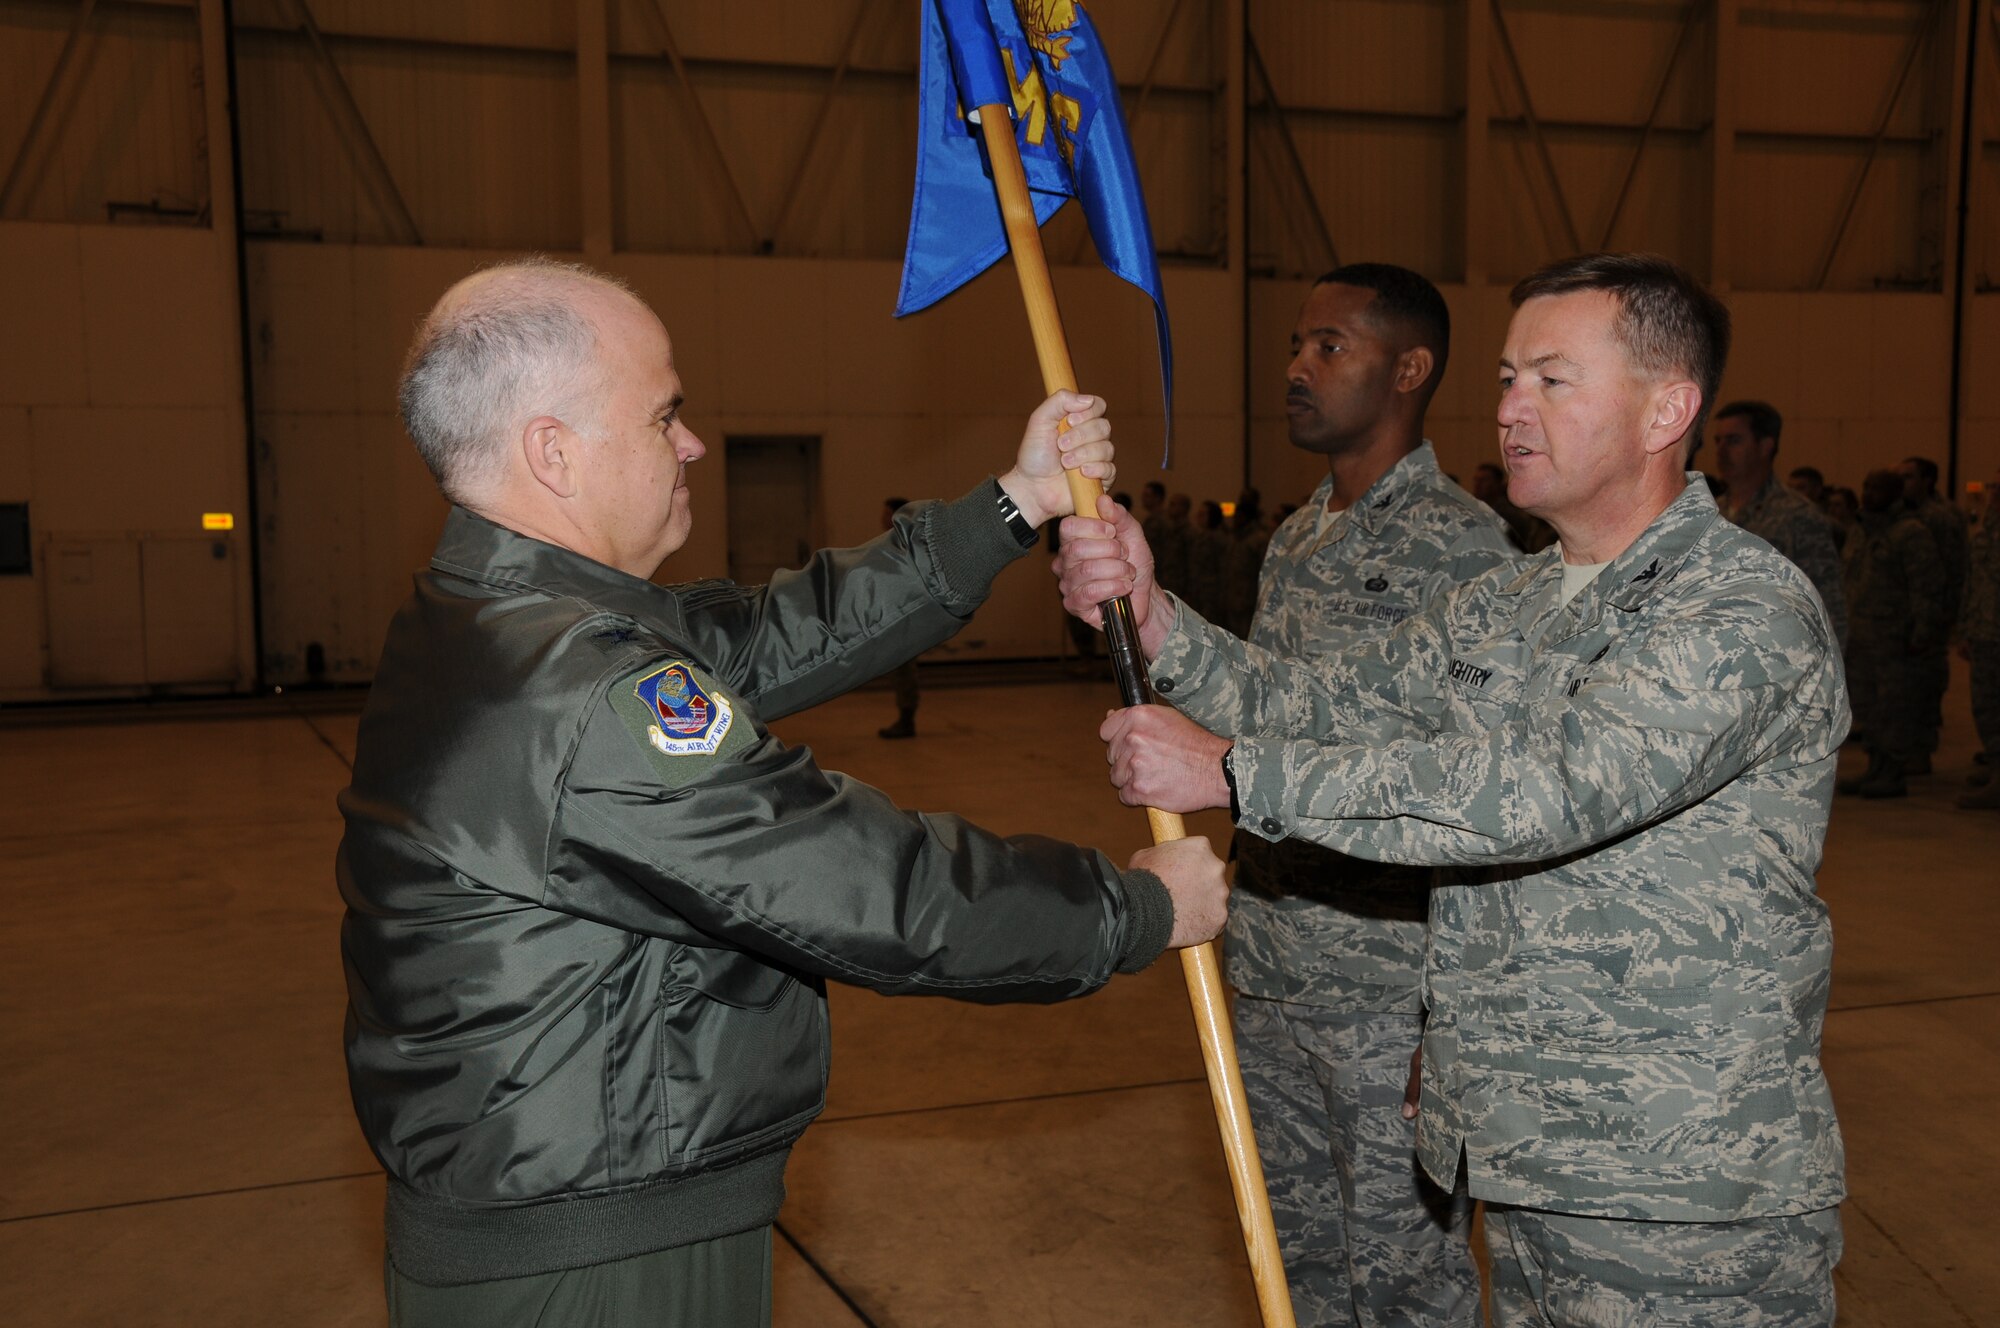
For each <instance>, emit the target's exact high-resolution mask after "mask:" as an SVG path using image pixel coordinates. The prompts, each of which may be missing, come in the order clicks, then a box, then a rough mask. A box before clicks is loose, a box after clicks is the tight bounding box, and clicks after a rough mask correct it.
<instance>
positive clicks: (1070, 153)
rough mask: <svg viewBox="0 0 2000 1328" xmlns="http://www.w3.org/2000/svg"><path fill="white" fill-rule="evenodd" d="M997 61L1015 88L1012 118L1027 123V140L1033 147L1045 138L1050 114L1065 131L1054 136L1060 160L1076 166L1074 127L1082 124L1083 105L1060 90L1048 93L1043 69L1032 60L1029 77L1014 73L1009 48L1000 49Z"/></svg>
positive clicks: (1011, 51)
mask: <svg viewBox="0 0 2000 1328" xmlns="http://www.w3.org/2000/svg"><path fill="white" fill-rule="evenodd" d="M1000 62H1001V63H1002V64H1004V65H1006V66H1007V82H1008V83H1009V84H1010V85H1011V86H1012V87H1013V89H1014V117H1015V118H1016V119H1018V120H1022V121H1025V122H1026V124H1027V131H1028V133H1027V137H1028V142H1029V143H1031V144H1033V145H1034V146H1036V147H1040V146H1041V145H1042V140H1043V139H1045V138H1047V137H1048V133H1049V114H1050V112H1054V114H1055V117H1056V119H1057V120H1059V121H1060V122H1061V123H1062V125H1063V127H1064V128H1066V129H1068V130H1069V133H1067V134H1061V133H1059V134H1057V135H1056V147H1057V149H1058V150H1060V151H1061V152H1062V155H1063V160H1064V161H1066V162H1068V163H1069V164H1070V165H1071V166H1074V165H1076V140H1075V137H1074V135H1075V134H1076V130H1077V126H1078V125H1080V124H1082V123H1083V107H1082V106H1080V105H1078V104H1077V102H1076V99H1075V98H1073V97H1065V96H1063V95H1062V94H1061V93H1060V92H1050V91H1049V88H1048V85H1047V84H1046V83H1044V82H1043V81H1042V71H1041V69H1040V67H1039V66H1037V65H1036V64H1035V63H1034V62H1033V61H1032V60H1031V61H1029V62H1028V77H1027V79H1026V80H1025V81H1023V79H1022V78H1021V76H1020V75H1019V74H1017V73H1015V72H1014V52H1013V50H1012V49H1010V48H1009V47H1005V46H1003V47H1001V48H1000Z"/></svg>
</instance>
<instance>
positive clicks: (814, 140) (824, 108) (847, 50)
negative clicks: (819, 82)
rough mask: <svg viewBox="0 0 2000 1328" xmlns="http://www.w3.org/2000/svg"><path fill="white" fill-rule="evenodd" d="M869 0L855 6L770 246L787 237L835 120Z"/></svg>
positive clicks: (781, 209)
mask: <svg viewBox="0 0 2000 1328" xmlns="http://www.w3.org/2000/svg"><path fill="white" fill-rule="evenodd" d="M868 10H869V3H868V0H860V3H859V4H857V5H856V6H855V7H854V21H853V22H852V23H850V24H848V26H847V41H846V42H845V43H843V44H842V46H841V48H840V63H839V64H838V65H835V66H834V69H833V77H832V78H831V79H828V80H827V85H826V95H824V96H823V97H821V98H820V100H819V110H818V112H817V113H815V114H814V116H813V120H812V129H811V131H810V132H809V133H808V134H807V135H806V146H805V150H804V151H802V152H800V153H799V160H798V164H797V165H796V166H794V167H793V168H792V179H791V183H790V184H788V185H786V186H785V202H784V205H783V206H782V207H780V208H779V209H778V219H777V221H776V222H774V223H772V226H771V244H772V245H773V246H774V247H775V246H776V244H777V243H778V241H780V240H782V239H784V238H785V223H786V222H788V221H790V220H791V219H792V207H793V205H794V204H796V203H797V202H798V201H799V186H800V185H802V184H804V183H805V179H806V168H807V167H809V166H811V165H812V160H813V154H814V153H815V152H816V151H817V150H818V148H819V140H820V136H821V135H823V134H824V133H825V132H826V123H827V121H828V120H830V119H832V118H833V115H832V112H833V99H834V98H835V97H837V96H839V95H840V85H841V83H842V82H843V81H845V79H846V78H847V71H848V68H849V67H850V66H852V65H853V63H854V47H855V44H856V43H857V42H859V41H860V40H861V25H862V22H863V21H864V20H865V19H866V18H867V17H868Z"/></svg>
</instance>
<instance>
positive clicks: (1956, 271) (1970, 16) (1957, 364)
mask: <svg viewBox="0 0 2000 1328" xmlns="http://www.w3.org/2000/svg"><path fill="white" fill-rule="evenodd" d="M1979 3H1980V0H1969V2H1968V3H1967V4H1966V6H1965V8H1966V16H1965V99H1964V105H1963V107H1962V108H1961V110H1960V112H1959V115H1960V119H1959V127H1958V235H1957V237H1956V240H1955V242H1954V244H1953V246H1952V248H1953V251H1954V257H1953V259H1952V277H1953V280H1952V291H1951V393H1950V396H1949V398H1948V408H1949V411H1950V413H1949V414H1948V415H1947V416H1946V420H1945V426H1946V435H1945V449H1944V467H1945V494H1946V496H1947V497H1948V498H1950V500H1951V501H1953V502H1957V501H1958V448H1959V438H1960V434H1961V433H1962V432H1963V427H1964V415H1965V306H1966V297H1967V294H1968V292H1969V291H1970V290H1971V288H1972V274H1971V273H1970V272H1968V271H1966V262H1965V250H1966V235H1967V232H1969V231H1970V230H1971V229H1972V140H1973V137H1974V135H1975V132H1976V131H1977V129H1978V127H1979V126H1978V122H1977V121H1976V119H1975V118H1974V116H1973V114H1972V110H1973V107H1974V105H1975V104H1976V103H1977V99H1978V96H1979V92H1978V89H1979ZM1987 501H1988V502H1989V503H1990V502H1994V501H1996V498H1995V496H1992V495H1989V496H1988V498H1987Z"/></svg>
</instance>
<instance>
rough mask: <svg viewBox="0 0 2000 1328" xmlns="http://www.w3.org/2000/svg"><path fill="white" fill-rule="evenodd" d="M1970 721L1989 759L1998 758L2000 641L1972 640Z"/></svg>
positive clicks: (1968, 648) (1999, 752) (1999, 748)
mask: <svg viewBox="0 0 2000 1328" xmlns="http://www.w3.org/2000/svg"><path fill="white" fill-rule="evenodd" d="M1967 653H1968V654H1970V655H1971V656H1972V723H1973V727H1974V728H1976V729H1977V730H1978V732H1979V743H1980V745H1981V746H1982V747H1984V748H1985V749H1986V756H1987V759H1988V760H1993V759H1995V758H2000V641H1973V642H1971V643H1970V644H1969V646H1968V647H1967Z"/></svg>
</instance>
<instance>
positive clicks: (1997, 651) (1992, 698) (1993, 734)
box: [1958, 470, 2000, 811]
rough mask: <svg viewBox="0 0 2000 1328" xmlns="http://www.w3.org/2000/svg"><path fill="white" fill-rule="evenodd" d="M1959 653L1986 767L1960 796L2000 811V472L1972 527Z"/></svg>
mask: <svg viewBox="0 0 2000 1328" xmlns="http://www.w3.org/2000/svg"><path fill="white" fill-rule="evenodd" d="M1958 630H1959V637H1960V640H1959V647H1958V648H1959V650H1960V651H1961V652H1962V653H1963V654H1964V655H1965V658H1966V660H1967V662H1968V663H1970V664H1971V665H1972V722H1973V726H1974V727H1975V728H1976V729H1977V730H1978V733H1979V743H1980V746H1981V747H1982V748H1984V749H1985V753H1986V764H1985V765H1983V766H1981V767H1979V768H1978V769H1977V770H1975V771H1974V772H1973V774H1972V778H1971V780H1970V781H1968V782H1969V783H1971V784H1972V786H1973V787H1972V788H1971V790H1970V791H1968V792H1966V793H1964V794H1962V795H1961V796H1960V797H1959V800H1958V805H1959V806H1961V807H1964V808H1967V809H1979V810H1984V811H1996V810H2000V779H1995V778H1994V777H1993V776H1994V771H1995V770H1996V769H2000V470H1996V471H1995V472H1994V474H1993V478H1992V479H1989V480H1987V481H1986V511H1985V514H1984V515H1983V516H1982V517H1981V518H1980V521H1979V524H1978V525H1977V526H1975V527H1974V528H1973V531H1972V539H1971V546H1970V557H1969V558H1968V560H1967V565H1966V572H1965V602H1964V604H1963V605H1962V606H1961V607H1960V609H1959V613H1958Z"/></svg>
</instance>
